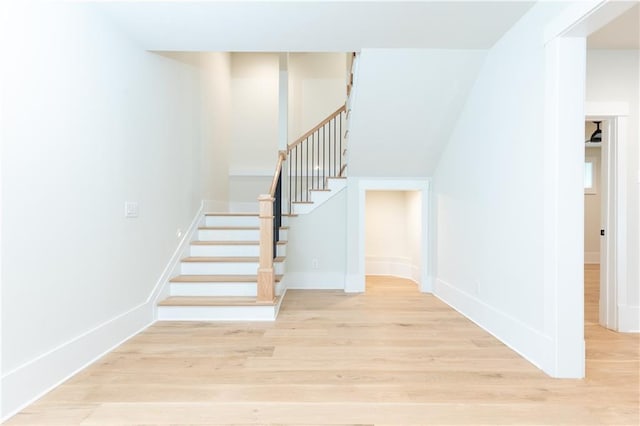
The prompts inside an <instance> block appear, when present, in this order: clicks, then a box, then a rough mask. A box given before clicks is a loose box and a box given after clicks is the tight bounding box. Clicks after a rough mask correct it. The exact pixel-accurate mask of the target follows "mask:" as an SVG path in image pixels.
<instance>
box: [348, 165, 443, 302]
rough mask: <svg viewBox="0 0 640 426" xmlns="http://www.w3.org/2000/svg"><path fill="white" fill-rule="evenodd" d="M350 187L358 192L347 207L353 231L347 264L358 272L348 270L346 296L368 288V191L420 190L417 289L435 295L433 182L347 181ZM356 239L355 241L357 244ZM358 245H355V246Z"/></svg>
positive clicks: (400, 180)
mask: <svg viewBox="0 0 640 426" xmlns="http://www.w3.org/2000/svg"><path fill="white" fill-rule="evenodd" d="M348 179H349V185H347V187H348V188H349V187H350V188H353V189H355V191H354V192H352V193H351V195H350V196H349V198H351V199H352V201H351V202H350V206H349V207H348V208H347V216H348V224H351V225H353V226H352V227H351V226H348V228H351V229H352V231H348V234H349V235H348V240H351V241H352V243H351V244H352V245H350V244H347V265H353V266H354V267H355V270H352V271H349V272H348V275H347V279H346V281H345V287H344V291H345V292H347V293H362V292H364V291H365V290H366V285H365V233H366V232H365V219H366V217H365V214H366V193H367V191H376V190H378V191H419V192H420V196H421V210H422V211H421V228H422V229H421V236H422V239H421V241H420V250H421V253H420V255H421V262H420V263H421V265H420V282H419V283H418V288H419V290H420V291H421V292H423V293H431V292H432V288H433V286H432V283H433V273H432V268H431V264H432V258H431V257H432V250H431V245H430V242H431V241H432V239H433V236H432V235H431V226H430V225H431V223H430V220H431V214H430V210H429V209H430V206H431V190H430V188H431V185H430V183H431V181H430V179H428V178H425V179H404V178H397V179H393V178H391V179H389V178H382V179H376V178H348ZM354 240H355V241H354ZM353 243H355V244H353Z"/></svg>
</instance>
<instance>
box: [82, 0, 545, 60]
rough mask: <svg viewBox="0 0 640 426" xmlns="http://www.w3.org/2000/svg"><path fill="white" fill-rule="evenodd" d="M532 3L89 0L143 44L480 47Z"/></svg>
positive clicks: (297, 48)
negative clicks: (133, 0) (135, 0)
mask: <svg viewBox="0 0 640 426" xmlns="http://www.w3.org/2000/svg"><path fill="white" fill-rule="evenodd" d="M533 3H534V2H528V1H522V2H520V1H518V2H506V1H493V2H488V1H452V2H445V1H412V2H403V1H311V0H304V1H244V0H235V1H196V2H194V1H138V2H128V1H120V2H98V3H91V4H89V6H90V7H93V8H95V9H97V10H99V11H100V12H101V13H106V14H108V15H110V16H111V17H112V19H113V20H114V21H115V22H116V24H117V25H118V26H120V27H121V28H122V30H124V31H125V32H126V33H128V34H129V35H130V36H131V37H133V38H134V39H135V40H137V41H138V43H140V44H141V46H142V47H143V48H145V49H148V50H186V51H238V52H241V51H252V52H258V51H270V52H284V51H288V52H313V51H326V52H348V51H359V50H361V49H362V48H446V49H486V48H489V47H491V46H492V45H493V44H494V43H495V42H496V40H498V39H499V38H500V37H501V36H502V35H503V34H504V33H505V32H506V31H507V30H508V29H509V28H510V27H511V26H512V25H513V24H514V23H515V22H516V21H517V20H518V19H519V18H520V17H521V16H522V15H523V14H524V13H525V12H526V11H527V10H528V9H529V8H530V7H531V6H532V5H533Z"/></svg>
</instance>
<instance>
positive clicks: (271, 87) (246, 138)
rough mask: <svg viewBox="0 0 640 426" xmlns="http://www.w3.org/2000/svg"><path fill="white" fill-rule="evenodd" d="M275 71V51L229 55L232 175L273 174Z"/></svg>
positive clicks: (276, 123) (274, 154) (276, 94)
mask: <svg viewBox="0 0 640 426" xmlns="http://www.w3.org/2000/svg"><path fill="white" fill-rule="evenodd" d="M278 72H279V66H278V54H276V53H233V54H231V116H232V127H231V143H232V146H231V163H230V165H229V168H230V170H231V174H232V175H235V174H245V175H246V174H254V175H256V174H257V175H260V174H261V173H267V174H273V168H274V167H275V164H276V160H277V159H278ZM267 189H268V188H267ZM257 196H258V194H256V198H257Z"/></svg>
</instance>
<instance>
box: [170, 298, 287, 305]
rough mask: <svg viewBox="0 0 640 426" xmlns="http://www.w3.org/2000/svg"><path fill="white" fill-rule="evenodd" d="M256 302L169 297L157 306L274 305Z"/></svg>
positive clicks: (253, 300)
mask: <svg viewBox="0 0 640 426" xmlns="http://www.w3.org/2000/svg"><path fill="white" fill-rule="evenodd" d="M276 300H277V298H276V299H274V300H273V301H272V302H258V301H257V300H256V298H255V297H243V296H237V297H234V296H232V297H217V296H215V297H206V296H202V297H200V296H170V297H167V298H166V299H164V300H163V301H162V302H160V303H158V306H272V305H274V304H275V303H276Z"/></svg>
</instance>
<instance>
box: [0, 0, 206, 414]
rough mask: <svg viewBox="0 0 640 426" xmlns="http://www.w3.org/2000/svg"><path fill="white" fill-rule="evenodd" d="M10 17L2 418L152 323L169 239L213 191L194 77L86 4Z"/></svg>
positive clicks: (6, 29) (24, 9)
mask: <svg viewBox="0 0 640 426" xmlns="http://www.w3.org/2000/svg"><path fill="white" fill-rule="evenodd" d="M14 8H15V9H16V10H15V11H14V12H13V14H12V15H11V16H10V18H9V19H8V21H9V23H10V25H5V26H3V28H2V31H3V33H2V35H1V37H0V38H4V39H5V40H11V43H10V44H8V46H6V47H5V50H4V51H3V58H4V59H3V75H2V85H3V96H2V99H1V101H2V104H3V105H2V109H3V123H2V125H3V128H2V134H3V146H2V150H3V152H2V191H1V192H2V201H1V205H2V250H1V251H2V265H3V269H2V342H3V346H2V388H3V393H2V397H3V401H2V417H6V416H7V415H9V414H11V413H12V412H14V411H15V410H16V409H18V408H20V406H21V405H23V404H25V403H28V402H29V401H30V400H31V399H32V398H34V397H36V396H38V395H39V394H41V393H42V392H43V391H45V390H47V389H48V388H50V387H51V386H53V385H55V384H56V383H57V382H59V381H60V380H62V379H64V378H65V377H67V376H68V375H70V374H72V373H73V372H74V371H76V370H77V369H78V368H81V367H82V366H83V365H85V364H86V363H88V362H90V361H92V360H93V359H94V357H96V356H98V355H100V354H101V353H103V352H104V351H106V350H108V349H109V348H111V347H112V346H113V345H116V344H117V343H118V342H120V341H122V340H123V339H125V338H127V337H128V336H129V335H131V334H132V333H135V332H137V331H138V330H139V329H141V328H143V327H145V326H146V325H148V324H149V323H150V322H151V321H152V319H153V306H151V303H150V300H149V298H150V295H151V293H152V290H153V289H154V287H155V286H156V284H157V283H158V280H159V278H160V276H161V274H162V272H163V269H164V268H165V266H166V264H167V262H168V260H169V259H170V257H171V255H172V253H173V251H174V250H175V249H176V247H177V245H178V240H177V238H176V230H177V229H178V228H180V229H182V230H185V229H187V227H188V226H189V224H190V223H191V221H192V220H193V218H194V215H195V213H196V212H197V211H198V208H199V205H200V200H201V198H202V196H203V195H205V194H206V195H208V194H210V193H212V191H213V189H212V188H211V185H209V184H206V185H201V183H200V181H201V175H202V174H201V171H202V163H201V157H202V155H203V152H206V153H211V152H212V149H211V148H210V147H209V146H207V145H208V144H210V143H211V142H212V138H207V139H203V134H205V130H204V129H203V127H202V126H201V124H202V123H201V107H202V96H203V86H202V84H201V82H202V74H201V71H200V69H199V68H198V67H197V66H195V65H193V64H190V63H188V61H179V60H176V59H172V58H170V57H167V56H165V55H160V54H155V53H150V52H146V51H144V50H142V49H140V48H139V47H138V46H136V45H135V44H134V43H133V42H131V41H130V40H128V39H127V38H126V37H125V36H124V35H123V34H122V33H121V32H119V31H117V30H116V29H115V28H114V27H112V26H111V24H110V23H109V22H108V21H107V20H106V19H104V18H102V17H100V16H97V15H94V14H93V13H92V12H90V11H89V10H88V9H87V8H86V7H85V6H84V5H79V4H66V5H64V4H62V5H61V4H55V5H39V6H38V7H37V8H36V7H29V6H28V5H27V4H26V3H22V4H18V5H14ZM207 155H209V154H207ZM209 183H210V182H209ZM125 201H135V202H138V203H139V209H140V210H139V217H138V218H136V219H127V218H125V217H124V202H125Z"/></svg>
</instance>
